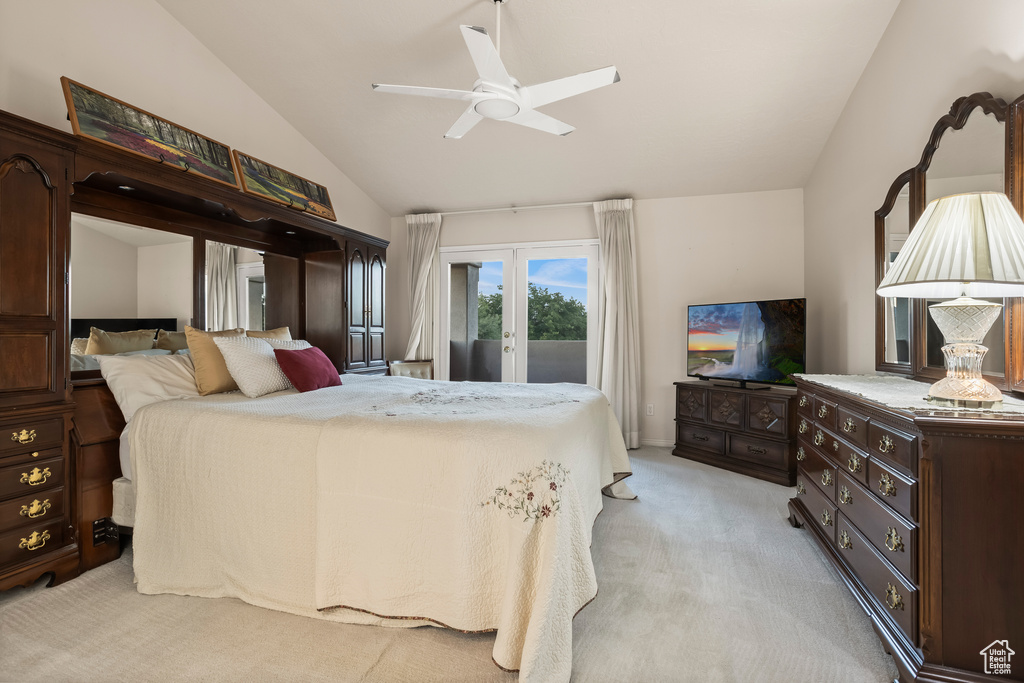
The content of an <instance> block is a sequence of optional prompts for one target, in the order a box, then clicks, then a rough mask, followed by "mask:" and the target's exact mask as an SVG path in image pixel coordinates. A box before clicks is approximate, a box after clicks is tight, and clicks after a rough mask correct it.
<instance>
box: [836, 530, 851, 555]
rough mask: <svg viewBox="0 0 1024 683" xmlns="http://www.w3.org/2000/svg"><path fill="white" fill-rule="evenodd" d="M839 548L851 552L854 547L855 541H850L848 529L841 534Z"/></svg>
mask: <svg viewBox="0 0 1024 683" xmlns="http://www.w3.org/2000/svg"><path fill="white" fill-rule="evenodd" d="M839 547H840V548H842V549H843V550H849V549H850V548H852V547H853V541H851V540H850V534H848V533H846V529H843V533H841V534H839Z"/></svg>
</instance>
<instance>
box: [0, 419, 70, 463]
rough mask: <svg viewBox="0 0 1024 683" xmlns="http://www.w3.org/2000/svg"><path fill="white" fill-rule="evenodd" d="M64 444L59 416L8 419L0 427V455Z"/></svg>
mask: <svg viewBox="0 0 1024 683" xmlns="http://www.w3.org/2000/svg"><path fill="white" fill-rule="evenodd" d="M63 445H64V420H63V419H61V418H59V417H58V418H49V419H31V418H26V419H24V420H10V421H7V422H5V424H4V426H3V427H2V428H0V457H3V456H5V455H12V454H15V453H27V452H30V451H39V450H43V449H45V448H49V447H52V446H57V447H60V446H63Z"/></svg>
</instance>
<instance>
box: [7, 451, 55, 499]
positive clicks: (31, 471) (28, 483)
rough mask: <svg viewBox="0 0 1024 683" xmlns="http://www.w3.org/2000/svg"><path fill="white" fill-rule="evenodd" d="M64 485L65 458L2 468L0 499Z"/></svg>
mask: <svg viewBox="0 0 1024 683" xmlns="http://www.w3.org/2000/svg"><path fill="white" fill-rule="evenodd" d="M63 485H64V459H63V458H53V459H50V460H43V461H42V462H29V463H25V464H23V465H16V466H14V467H5V468H3V469H0V500H3V499H4V498H8V497H10V496H15V495H17V496H23V495H28V494H30V493H32V492H34V491H45V490H47V489H52V488H56V487H58V486H63Z"/></svg>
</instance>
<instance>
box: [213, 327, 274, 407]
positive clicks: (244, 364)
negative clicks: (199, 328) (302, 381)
mask: <svg viewBox="0 0 1024 683" xmlns="http://www.w3.org/2000/svg"><path fill="white" fill-rule="evenodd" d="M213 341H214V343H215V344H216V345H217V348H218V349H219V350H220V353H221V355H222V356H224V363H225V364H226V365H227V368H228V372H230V373H231V379H233V380H235V383H236V384H237V385H238V388H239V389H241V390H242V393H243V394H245V395H246V396H248V397H249V398H259V397H260V396H263V395H264V394H270V393H273V392H275V391H283V390H284V389H290V388H291V386H292V385H291V384H290V383H289V382H288V378H287V377H285V374H284V373H283V372H281V366H279V365H278V364H277V358H275V357H274V348H273V347H272V346H271V345H270V344H268V343H267V341H266V340H264V339H258V338H256V337H216V338H214V340H213Z"/></svg>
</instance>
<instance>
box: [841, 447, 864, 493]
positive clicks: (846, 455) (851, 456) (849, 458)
mask: <svg viewBox="0 0 1024 683" xmlns="http://www.w3.org/2000/svg"><path fill="white" fill-rule="evenodd" d="M869 459H870V458H869V457H868V455H867V454H866V453H865V452H864V451H862V450H861V449H859V448H857V447H855V446H851V445H850V444H848V443H846V442H845V441H839V452H838V453H837V454H836V460H837V461H838V462H839V469H842V470H846V472H847V473H849V475H850V476H851V477H853V478H854V479H856V480H857V481H859V482H860V483H862V484H864V485H865V486H866V485H867V483H868V460H869Z"/></svg>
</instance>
